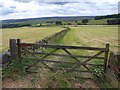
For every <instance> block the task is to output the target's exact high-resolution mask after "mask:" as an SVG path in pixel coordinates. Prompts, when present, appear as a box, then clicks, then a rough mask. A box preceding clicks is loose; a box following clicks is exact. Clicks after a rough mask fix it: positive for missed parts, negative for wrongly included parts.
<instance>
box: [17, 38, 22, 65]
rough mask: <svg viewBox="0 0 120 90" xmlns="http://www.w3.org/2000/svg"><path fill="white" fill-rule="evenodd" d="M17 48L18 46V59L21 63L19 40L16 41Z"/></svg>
mask: <svg viewBox="0 0 120 90" xmlns="http://www.w3.org/2000/svg"><path fill="white" fill-rule="evenodd" d="M17 46H18V59H19V61H20V63H21V47H20V39H17Z"/></svg>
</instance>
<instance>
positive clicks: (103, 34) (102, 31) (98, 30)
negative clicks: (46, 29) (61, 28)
mask: <svg viewBox="0 0 120 90" xmlns="http://www.w3.org/2000/svg"><path fill="white" fill-rule="evenodd" d="M107 42H109V43H110V50H111V51H117V46H118V26H102V25H101V26H100V25H96V26H95V25H91V26H79V27H71V30H70V31H69V32H68V33H67V34H66V35H65V37H64V38H63V39H61V40H60V42H58V43H59V44H65V45H82V46H96V47H105V44H106V43H107Z"/></svg>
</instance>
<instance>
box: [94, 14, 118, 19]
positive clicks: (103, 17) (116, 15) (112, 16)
mask: <svg viewBox="0 0 120 90" xmlns="http://www.w3.org/2000/svg"><path fill="white" fill-rule="evenodd" d="M107 18H120V14H113V15H105V16H96V17H95V18H94V19H95V20H99V19H107Z"/></svg>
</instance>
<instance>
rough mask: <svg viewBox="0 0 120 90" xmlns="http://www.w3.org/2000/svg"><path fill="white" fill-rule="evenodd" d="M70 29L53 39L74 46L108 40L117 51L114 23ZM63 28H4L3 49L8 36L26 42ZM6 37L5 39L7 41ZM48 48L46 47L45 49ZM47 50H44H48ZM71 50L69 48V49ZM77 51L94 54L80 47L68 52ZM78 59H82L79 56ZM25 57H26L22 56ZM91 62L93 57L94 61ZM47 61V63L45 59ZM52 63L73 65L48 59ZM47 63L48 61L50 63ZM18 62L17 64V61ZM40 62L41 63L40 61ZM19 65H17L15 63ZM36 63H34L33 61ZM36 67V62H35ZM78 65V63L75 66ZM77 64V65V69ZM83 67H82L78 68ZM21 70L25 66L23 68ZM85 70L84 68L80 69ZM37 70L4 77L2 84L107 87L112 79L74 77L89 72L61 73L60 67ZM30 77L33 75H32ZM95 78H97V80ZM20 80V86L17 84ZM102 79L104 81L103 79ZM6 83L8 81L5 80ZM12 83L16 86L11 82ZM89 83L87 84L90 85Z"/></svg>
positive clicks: (103, 44) (86, 75)
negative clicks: (32, 72) (22, 74)
mask: <svg viewBox="0 0 120 90" xmlns="http://www.w3.org/2000/svg"><path fill="white" fill-rule="evenodd" d="M70 28H71V30H70V31H68V32H67V33H66V35H65V36H64V37H61V38H57V39H56V40H55V44H64V45H77V46H93V47H94V46H95V47H105V44H106V43H107V42H109V43H110V50H111V51H117V47H116V46H117V45H118V27H117V26H103V25H94V26H93V25H91V26H90V25H87V26H85V25H83V26H79V27H70ZM62 29H63V28H61V27H43V28H14V29H3V47H4V48H3V50H7V48H8V40H9V38H20V39H22V41H26V42H35V41H38V40H40V39H42V38H44V37H46V36H49V35H51V34H53V33H56V32H59V31H61V30H62ZM6 41H7V42H6ZM46 51H47V50H46ZM48 51H49V50H48ZM48 51H47V52H48ZM70 52H71V51H70ZM57 53H60V54H61V53H65V52H62V51H58V52H57ZM71 53H72V54H73V55H74V54H79V55H81V54H82V55H83V54H84V55H89V54H93V53H92V52H88V51H83V50H80V51H79V50H75V51H74V50H73V51H72V52H71ZM47 59H57V60H58V59H59V60H63V61H64V60H65V61H66V60H67V61H69V60H70V61H71V60H74V59H72V58H62V57H61V58H59V57H52V56H51V57H48V58H47ZM79 60H84V59H83V58H82V59H79ZM23 61H25V60H23ZM93 62H94V61H93ZM94 63H95V64H100V63H103V60H101V61H100V60H97V61H96V62H94ZM47 64H48V63H47ZM49 64H50V66H52V67H67V68H68V67H73V66H71V65H69V64H64V63H60V64H52V63H49ZM49 64H48V65H49ZM16 65H17V64H16ZM39 65H42V64H41V63H40V64H39ZM17 66H18V65H17ZM36 67H37V65H36ZM38 67H39V66H38ZM78 68H79V67H78ZM78 68H77V69H78ZM81 69H83V68H81ZM23 70H24V69H23ZM83 70H84V69H83ZM38 72H39V73H37V74H36V73H35V74H30V75H28V74H26V75H28V76H27V77H25V78H23V80H21V81H20V80H19V79H18V80H16V81H12V80H11V81H9V79H6V80H5V81H4V84H3V85H4V87H14V88H15V87H16V86H17V87H28V88H30V87H32V88H35V87H37V88H38V87H42V88H43V87H54V88H56V87H64V88H66V87H78V86H79V85H82V86H84V87H88V88H90V87H94V88H98V87H101V88H107V87H109V88H110V87H112V86H111V82H110V83H108V82H107V81H105V80H104V78H100V79H96V78H94V79H95V80H94V81H92V80H86V79H80V78H75V75H79V76H81V77H82V76H85V77H89V75H90V74H85V73H83V74H82V73H74V72H73V73H64V74H63V73H62V71H61V72H60V71H57V72H55V73H53V72H51V71H48V70H46V69H44V70H43V69H42V68H39V69H38ZM31 78H32V79H31ZM96 81H97V82H96ZM18 82H19V83H21V82H22V84H21V86H20V84H18ZM103 82H104V83H103ZM5 83H7V84H5ZM8 83H9V84H8ZM12 85H15V86H12ZM89 86H90V87H89Z"/></svg>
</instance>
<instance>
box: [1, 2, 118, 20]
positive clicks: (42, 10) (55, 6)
mask: <svg viewBox="0 0 120 90" xmlns="http://www.w3.org/2000/svg"><path fill="white" fill-rule="evenodd" d="M0 7H1V8H2V14H1V15H0V19H18V18H36V17H52V16H91V15H92V16H95V15H106V14H114V13H118V0H84V1H83V0H1V1H0Z"/></svg>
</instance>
